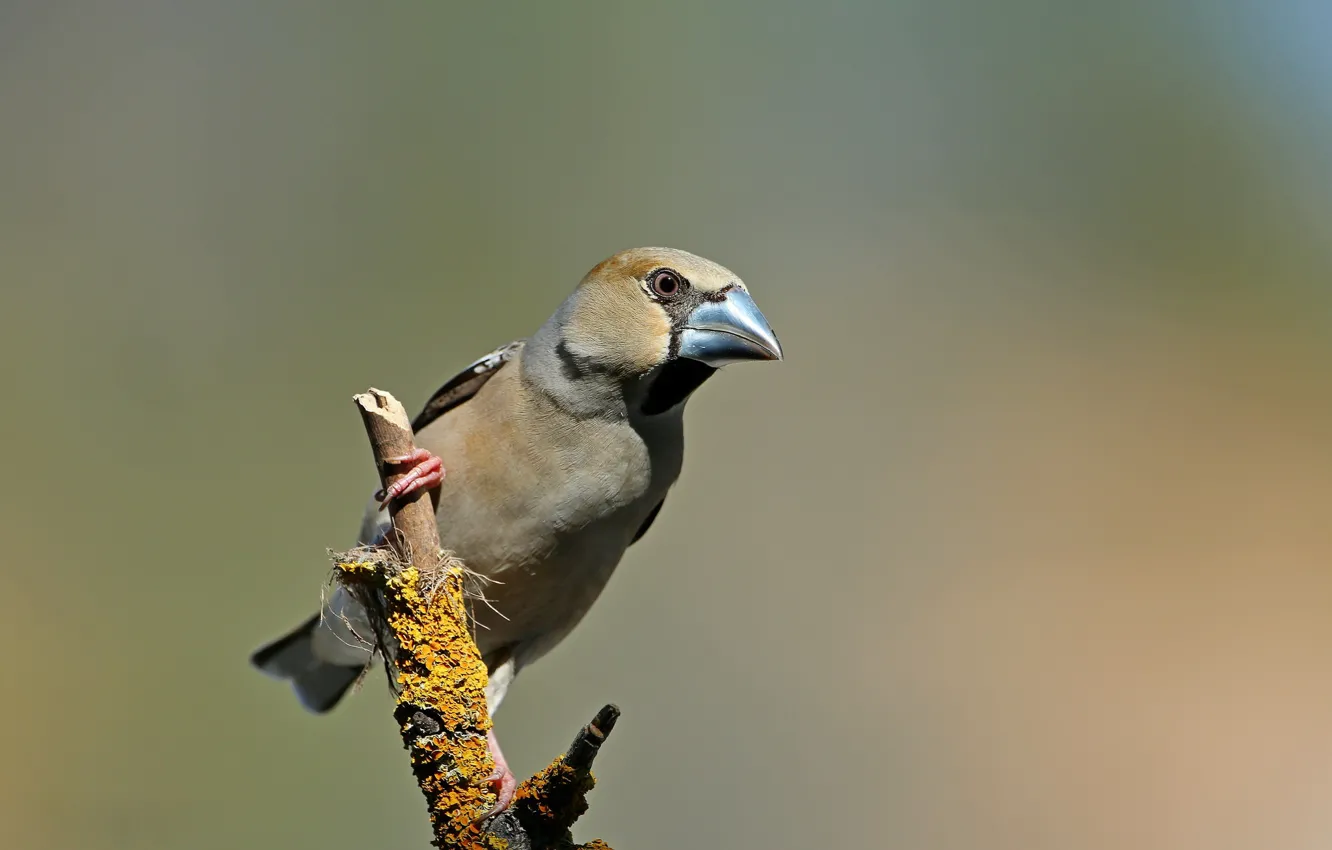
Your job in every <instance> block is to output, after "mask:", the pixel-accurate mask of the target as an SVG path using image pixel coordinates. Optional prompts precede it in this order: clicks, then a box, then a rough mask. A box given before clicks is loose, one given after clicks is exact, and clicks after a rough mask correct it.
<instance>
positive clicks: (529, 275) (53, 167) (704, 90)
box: [0, 0, 1332, 850]
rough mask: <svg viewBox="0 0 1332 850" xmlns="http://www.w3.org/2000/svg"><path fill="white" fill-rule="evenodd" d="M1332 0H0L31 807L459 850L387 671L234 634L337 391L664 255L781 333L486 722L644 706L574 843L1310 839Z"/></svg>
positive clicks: (74, 835) (480, 340) (1325, 683)
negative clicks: (684, 254) (320, 703)
mask: <svg viewBox="0 0 1332 850" xmlns="http://www.w3.org/2000/svg"><path fill="white" fill-rule="evenodd" d="M1328 9H1329V7H1328V6H1327V5H1326V4H1322V3H1319V2H1318V0H1306V2H1303V3H1299V2H1270V0H1269V2H1264V3H1258V2H1253V3H1247V4H1246V3H1239V2H1225V1H1224V0H1219V1H1218V2H1209V3H1202V2H1193V3H1186V2H1121V3H1098V4H1091V3H1049V2H1036V0H1014V2H1009V3H1002V4H1001V3H986V2H982V0H972V2H924V0H919V2H909V1H908V0H898V2H881V3H871V2H861V3H823V4H812V3H810V4H806V3H790V2H770V3H759V2H753V0H750V2H727V3H717V2H712V3H674V4H670V5H667V4H655V5H639V4H606V3H575V4H540V5H538V4H507V3H495V4H484V5H480V4H478V5H474V6H473V5H464V4H451V3H431V4H373V5H372V4H357V3H340V2H321V3H313V2H287V3H265V2H256V0H233V2H226V3H223V2H213V3H202V2H188V0H187V2H179V0H178V2H148V0H132V1H131V0H123V2H119V3H114V4H113V3H98V2H91V1H90V0H84V2H72V1H71V2H56V0H46V2H37V0H32V2H13V0H8V1H7V2H0V270H2V272H0V364H2V365H3V369H4V377H5V383H6V385H7V390H6V392H7V403H6V404H5V405H4V410H3V414H2V415H0V453H2V455H3V458H2V461H3V469H4V474H5V476H6V481H7V484H8V486H6V487H4V488H3V489H0V508H2V509H0V534H2V535H3V537H4V540H5V547H6V556H5V560H4V571H5V572H4V575H5V577H6V581H5V592H4V594H3V597H2V600H0V613H2V614H3V616H2V617H0V622H2V623H3V625H2V626H0V629H2V631H0V635H3V636H4V638H5V646H6V647H7V649H8V661H7V663H6V664H5V680H6V697H5V699H4V700H3V701H2V702H0V752H2V753H3V757H0V830H2V831H3V833H2V834H0V845H3V846H4V847H14V848H32V850H46V848H60V849H61V850H63V848H76V847H77V848H83V850H102V848H108V849H109V848H192V850H203V849H204V848H228V850H230V849H231V848H240V847H244V848H256V850H257V849H258V848H283V849H284V850H285V848H293V847H320V848H328V849H329V850H332V848H367V847H423V846H425V845H426V841H427V838H428V830H427V824H426V819H425V816H424V810H423V804H422V802H421V800H420V799H419V797H418V795H417V792H416V790H415V787H414V784H413V782H412V779H411V776H410V774H409V771H408V769H407V765H406V763H405V760H404V755H403V752H402V750H401V748H400V746H399V743H398V741H397V733H396V731H395V729H394V728H393V724H392V722H391V720H390V717H389V713H388V708H389V698H388V695H387V693H386V692H385V689H384V688H382V687H381V686H380V680H379V679H377V678H376V679H372V680H371V682H370V685H369V686H368V687H366V688H365V689H364V690H363V691H362V692H361V694H360V695H359V696H358V697H357V698H356V699H354V700H351V701H350V702H349V703H348V704H347V705H345V706H344V707H343V708H341V709H339V710H338V711H337V712H336V713H334V714H332V715H331V716H328V717H324V718H314V717H310V716H307V715H305V714H303V713H302V712H301V710H300V709H299V708H298V706H297V704H296V702H295V700H294V699H292V697H291V694H290V692H289V691H288V690H287V689H286V688H284V687H282V686H280V685H278V684H276V683H274V682H272V681H270V680H267V679H264V678H262V677H261V676H259V675H257V674H256V673H254V672H253V671H251V670H250V669H248V668H247V666H246V658H247V655H248V653H249V652H250V651H251V650H252V649H253V648H254V647H255V646H257V645H258V644H259V643H260V642H262V641H264V640H266V639H268V638H270V637H271V636H273V635H274V634H276V633H277V632H278V631H279V630H282V629H285V628H288V627H290V626H292V625H294V624H295V623H296V622H297V621H298V620H299V619H300V618H301V617H302V616H304V615H305V614H306V613H307V612H308V611H309V610H311V609H312V607H313V606H314V604H315V603H316V601H317V599H318V592H319V582H320V580H321V578H322V577H323V576H324V574H325V572H326V570H327V568H328V564H327V561H326V559H325V556H324V551H325V549H326V548H327V547H335V548H336V547H342V546H346V545H348V544H349V543H350V542H351V541H352V539H353V534H354V529H355V527H356V524H357V521H358V518H359V513H360V510H361V507H362V505H363V503H364V500H365V498H366V496H367V494H368V493H369V491H370V490H371V489H372V486H373V472H372V470H371V467H370V463H369V460H368V453H367V451H366V447H365V443H364V437H363V435H362V432H361V425H360V421H359V419H358V417H357V416H356V415H355V412H354V411H353V409H352V405H351V402H350V397H351V394H352V393H353V392H356V391H358V390H361V389H363V388H364V387H366V386H367V385H370V384H374V385H377V386H382V387H385V388H389V389H391V390H393V391H394V392H395V393H397V394H398V395H399V396H400V397H401V398H402V399H403V400H404V401H405V402H406V403H407V404H408V405H409V406H410V407H413V408H415V407H416V406H418V405H420V404H421V403H422V402H423V401H424V399H425V398H426V397H427V395H428V394H429V393H430V392H431V391H433V390H434V388H435V387H436V386H438V384H439V383H441V382H442V381H443V380H444V379H445V378H447V377H448V376H450V375H452V374H453V373H454V372H455V371H456V370H457V369H458V368H459V367H461V366H463V365H464V364H466V363H468V362H470V361H471V360H472V359H473V358H474V357H476V356H478V355H480V354H482V353H484V352H486V351H489V350H490V349H491V348H492V347H493V346H495V345H496V344H499V343H502V342H506V341H508V340H510V339H512V338H514V337H517V336H523V335H526V334H528V333H530V332H531V331H532V330H534V329H535V328H536V327H537V325H538V324H539V323H540V322H541V321H542V320H543V319H544V318H545V317H546V316H547V315H548V314H549V313H550V312H551V311H552V310H553V309H554V307H555V306H556V305H557V304H558V303H559V302H560V300H561V299H562V298H563V297H564V296H565V294H566V293H567V292H568V291H569V290H570V289H571V288H572V287H573V286H574V284H575V283H576V282H577V281H578V279H579V278H580V276H581V275H582V274H583V273H584V272H585V271H586V270H587V269H588V268H590V267H591V266H592V265H593V264H595V263H596V262H598V261H599V260H601V259H602V258H603V257H605V256H607V255H609V254H611V253H613V252H614V251H617V250H619V249H622V248H626V247H630V246H635V245H643V244H648V245H658V244H665V245H671V246H676V247H681V248H686V249H689V250H692V251H695V252H697V253H701V254H703V255H706V256H708V257H711V258H713V259H715V260H717V261H719V262H721V263H723V264H725V265H727V266H729V267H730V268H732V269H734V270H735V271H736V272H737V273H738V274H740V275H741V276H743V277H744V278H745V280H746V281H747V282H748V283H749V285H750V287H751V288H752V290H753V291H754V293H755V295H756V297H757V299H758V301H759V303H760V304H761V305H762V307H763V309H764V311H765V312H766V313H767V315H768V317H769V319H771V321H772V322H773V324H774V326H775V327H776V328H777V330H778V333H779V334H780V335H781V338H782V342H783V344H784V345H785V347H786V350H787V353H788V360H787V361H786V362H785V363H783V364H780V365H777V366H766V367H760V366H751V367H735V368H734V369H731V370H727V372H726V373H725V374H724V375H723V376H721V377H720V379H718V380H716V381H714V382H712V383H710V384H709V385H708V386H707V387H706V388H705V389H704V390H702V391H701V392H700V393H699V395H698V397H696V398H695V400H694V402H693V404H692V405H691V409H690V413H689V417H688V418H689V435H690V453H689V456H688V458H687V461H686V467H685V472H684V475H683V478H682V480H681V482H680V484H679V485H678V486H677V488H676V490H675V491H674V493H673V495H672V497H671V499H670V500H669V501H668V502H667V506H666V509H665V511H664V512H663V515H662V517H661V519H660V520H659V521H658V523H657V526H656V528H655V529H654V530H653V533H652V534H651V535H649V536H648V537H647V538H646V539H645V541H644V542H643V543H642V544H640V545H638V546H636V547H635V548H634V550H633V551H632V553H631V555H630V556H629V557H628V558H627V559H626V561H625V563H624V564H623V565H622V567H621V569H620V572H619V573H618V574H617V576H616V578H615V580H614V581H613V582H612V583H611V585H610V587H609V589H608V590H607V592H606V594H605V595H604V596H603V598H602V601H601V602H600V603H599V604H598V606H597V607H595V608H594V609H593V611H592V613H591V615H590V616H589V617H588V619H587V620H586V621H585V622H584V624H583V625H582V626H580V628H579V629H578V630H577V631H576V632H575V634H574V635H573V636H572V637H571V638H570V639H569V640H568V641H567V642H566V643H565V644H563V645H562V646H561V647H560V648H559V649H558V650H556V651H555V652H554V653H552V654H551V655H550V656H548V657H547V659H546V660H544V661H543V662H542V663H540V664H538V665H537V666H535V667H533V668H531V669H530V670H528V671H527V672H525V673H524V675H523V676H522V678H521V679H520V680H519V682H518V684H517V685H516V687H515V688H514V690H513V691H511V692H510V693H511V695H510V697H509V700H508V702H506V704H505V706H504V710H503V711H502V712H501V713H500V716H499V725H500V729H501V732H502V735H503V738H504V740H505V749H506V752H507V753H508V755H509V756H510V759H511V761H512V762H513V763H514V767H515V769H516V770H517V771H518V772H519V773H520V774H526V773H530V772H531V771H532V770H534V769H536V768H538V767H540V766H541V765H543V764H544V763H545V762H546V761H547V760H548V758H549V757H551V756H552V755H554V754H555V753H556V752H558V751H560V750H561V749H563V747H565V746H566V745H567V742H568V740H569V739H570V737H571V735H572V733H573V732H574V731H575V730H576V729H577V728H578V727H579V726H580V725H581V724H582V723H584V722H585V721H586V720H587V719H588V718H589V717H590V716H591V714H592V713H593V712H594V711H595V710H596V709H597V708H598V707H599V706H600V705H601V704H602V702H604V701H610V700H613V701H616V702H618V703H619V704H620V705H621V706H622V708H623V709H624V711H625V718H624V720H623V721H622V723H621V726H620V728H619V729H618V730H617V732H616V735H615V738H614V739H613V740H612V742H611V745H610V746H609V747H608V748H607V750H606V752H605V753H604V755H603V757H602V759H601V761H600V763H599V765H600V766H599V770H598V773H599V775H600V777H601V779H602V785H601V787H599V788H598V790H597V791H596V793H595V795H594V798H593V807H592V811H591V812H590V814H589V815H588V816H587V817H586V818H585V819H584V821H583V822H582V823H581V824H580V827H579V830H578V832H579V835H580V836H581V837H584V838H590V837H592V836H602V837H605V838H607V839H608V840H610V841H611V843H612V844H614V845H615V846H617V847H622V848H636V850H653V848H663V849H664V848H681V847H704V848H710V847H725V848H729V847H737V848H750V847H752V848H799V850H803V849H804V848H811V847H837V846H852V847H883V848H902V850H906V848H922V850H926V849H928V850H950V849H951V848H958V849H959V850H963V848H985V850H1005V849H1006V848H1013V850H1019V848H1020V849H1021V850H1043V848H1049V850H1063V849H1064V848H1079V850H1101V848H1105V850H1111V848H1149V849H1150V848H1162V850H1165V848H1170V849H1171V850H1176V849H1177V848H1208V850H1226V849H1227V848H1254V850H1258V849H1259V848H1262V850H1270V849H1271V848H1282V850H1287V848H1289V849H1290V850H1303V848H1310V850H1313V848H1326V847H1328V846H1329V844H1332V616H1329V614H1330V612H1332V569H1329V558H1330V556H1332V392H1330V391H1329V381H1328V363H1329V354H1332V336H1330V335H1329V331H1332V226H1330V225H1329V222H1330V221H1332V200H1330V199H1332V94H1330V92H1332V59H1329V56H1332V53H1330V52H1329V51H1328V50H1327V44H1328V43H1329V38H1332V12H1329V11H1328ZM389 304H399V305H403V304H405V305H407V306H406V307H405V308H401V309H397V310H391V309H389V307H388V306H386V305H389ZM395 329H396V330H395Z"/></svg>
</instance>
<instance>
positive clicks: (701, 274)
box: [560, 248, 782, 412]
mask: <svg viewBox="0 0 1332 850" xmlns="http://www.w3.org/2000/svg"><path fill="white" fill-rule="evenodd" d="M561 313H562V314H563V315H562V316H561V317H560V318H561V321H560V325H561V327H560V330H561V337H562V340H561V342H562V344H563V347H564V349H565V350H566V352H567V354H568V355H569V356H571V357H572V358H573V359H574V361H575V362H577V363H579V364H580V365H583V366H586V367H591V368H593V369H596V370H598V371H604V372H609V373H612V374H615V375H618V376H620V377H621V378H624V379H629V380H634V379H640V378H645V379H647V382H646V384H645V389H644V395H645V399H644V402H643V404H644V405H645V409H647V412H660V410H665V409H669V408H670V407H673V406H674V405H675V404H678V403H679V402H680V401H683V400H684V398H685V397H687V396H688V395H689V393H690V392H692V391H693V390H694V389H696V388H697V387H698V386H699V385H700V384H702V383H703V381H705V380H706V379H707V378H708V377H709V376H710V375H711V374H712V373H713V372H714V371H715V370H716V369H717V368H719V367H721V366H724V365H726V364H728V363H736V362H739V361H743V360H781V359H782V346H781V344H780V343H779V342H778V341H777V335H776V334H774V333H773V331H772V327H771V326H770V325H769V324H768V321H767V319H765V318H764V317H763V314H762V313H761V312H760V311H759V308H758V305H756V304H755V303H754V299H753V298H751V297H750V295H749V290H748V289H747V288H746V287H745V284H744V282H743V281H741V280H740V278H739V277H737V276H736V275H735V274H734V273H732V272H731V271H730V270H728V269H726V268H724V267H722V266H719V265H717V264H716V263H714V262H712V261H711V260H706V259H704V258H702V257H698V256H695V255H693V254H690V253H688V252H687V251H680V250H676V249H673V248H634V249H632V250H629V251H622V252H621V253H619V254H616V255H615V256H613V257H610V258H609V259H607V260H604V261H603V262H601V263H599V264H598V265H597V266H596V267H595V268H593V269H592V270H591V271H590V272H588V273H587V275H586V276H585V277H584V278H583V280H582V282H581V283H580V284H579V285H578V289H577V290H576V291H575V292H574V293H573V295H572V296H570V298H569V300H568V301H567V302H566V303H565V305H564V307H563V308H562V309H561Z"/></svg>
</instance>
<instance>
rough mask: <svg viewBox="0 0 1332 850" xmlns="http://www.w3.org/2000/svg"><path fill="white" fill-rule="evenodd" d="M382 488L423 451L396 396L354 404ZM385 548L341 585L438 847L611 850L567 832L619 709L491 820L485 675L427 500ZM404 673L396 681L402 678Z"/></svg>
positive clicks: (361, 559)
mask: <svg viewBox="0 0 1332 850" xmlns="http://www.w3.org/2000/svg"><path fill="white" fill-rule="evenodd" d="M355 400H356V404H357V407H358V408H359V409H360V411H361V418H362V420H363V421H364V423H365V430H366V435H367V436H368V437H369V439H370V445H371V448H372V450H373V452H374V457H375V466H376V468H377V469H378V470H379V474H380V481H381V484H382V486H384V487H385V488H388V487H390V486H391V485H392V484H393V482H394V481H396V480H397V479H398V478H400V477H402V475H404V474H405V473H406V472H407V470H405V469H400V468H399V466H398V465H397V464H395V463H393V460H394V459H396V458H401V457H405V456H407V455H410V454H411V453H412V452H413V451H414V450H415V441H414V439H413V437H412V430H411V425H410V420H408V418H407V413H406V411H405V410H404V409H403V407H402V405H401V404H400V403H399V402H398V401H397V399H395V398H394V397H393V396H392V395H390V394H389V393H386V392H383V391H381V390H376V389H371V390H370V391H369V392H365V393H361V394H359V395H357V396H356V397H355ZM389 518H390V520H391V521H392V523H393V530H392V533H390V534H389V535H388V537H387V542H388V544H389V550H383V549H381V550H365V549H361V550H357V551H354V552H350V553H347V554H346V555H343V556H339V557H337V558H336V562H337V563H336V567H335V572H336V575H337V577H338V580H339V581H341V582H342V583H343V584H344V585H346V586H347V587H348V588H350V589H351V590H352V591H353V592H354V593H355V594H356V596H357V598H358V599H359V600H360V601H361V603H362V604H363V605H365V607H366V610H367V611H368V612H369V614H370V617H371V620H372V622H374V624H375V632H376V635H377V639H378V641H379V644H380V646H379V648H380V650H381V652H383V654H384V656H385V663H386V664H389V665H390V678H394V680H395V686H396V687H395V690H396V691H397V693H398V700H397V707H396V709H395V711H394V717H395V718H396V719H397V721H398V723H399V725H400V728H401V733H402V740H403V744H404V746H406V747H407V750H408V752H409V753H410V755H411V762H412V771H413V773H415V774H416V778H417V782H418V784H419V785H420V787H421V792H422V794H424V795H425V798H426V803H427V806H428V807H429V810H430V820H431V825H432V827H433V829H434V833H435V841H434V843H435V844H436V845H437V846H439V847H471V848H477V847H480V848H491V850H498V848H506V850H556V849H557V848H558V850H571V849H572V850H576V848H579V847H581V848H585V850H609V848H608V847H607V846H606V845H605V844H604V843H603V842H601V841H594V842H592V843H590V844H586V845H574V844H573V839H572V837H571V835H570V828H571V827H572V826H573V824H574V822H575V821H576V820H577V819H578V817H579V816H580V815H582V814H583V812H585V811H587V799H586V795H587V792H588V791H589V790H591V788H592V786H593V785H594V784H595V780H594V779H593V777H592V772H591V768H592V761H593V759H595V757H596V754H597V751H598V749H599V748H600V747H601V744H602V742H603V741H604V740H605V738H606V736H607V735H609V734H610V731H611V729H612V728H614V726H615V721H616V719H617V718H618V717H619V715H620V711H619V709H618V708H616V707H615V706H613V705H608V706H606V707H605V708H603V709H602V710H601V711H600V712H599V713H598V714H597V716H596V718H595V719H594V720H593V721H592V723H590V724H589V725H587V726H586V727H584V728H583V729H582V731H581V732H580V733H579V734H578V737H577V738H576V739H575V740H574V742H573V745H572V746H570V748H569V751H568V752H567V753H566V754H565V755H564V756H561V757H560V758H558V759H556V760H555V761H554V762H552V763H551V764H550V766H548V767H547V768H546V769H545V770H543V771H541V772H540V773H538V774H537V775H536V776H534V777H532V778H531V779H528V780H527V781H526V782H524V783H522V784H521V785H520V786H519V787H518V791H517V793H516V796H515V798H514V804H513V806H512V807H511V808H510V809H509V810H508V811H506V812H503V813H501V814H500V815H497V816H495V817H493V818H490V819H489V820H484V821H483V817H484V815H485V814H486V812H487V811H489V808H490V806H492V805H493V803H494V799H495V798H494V793H493V791H492V790H491V789H490V786H489V784H488V782H487V779H488V777H489V775H490V772H491V771H492V769H493V767H494V765H493V762H492V761H491V758H490V753H489V750H488V748H487V745H486V732H487V731H488V730H489V729H490V725H491V723H490V716H489V713H488V711H487V708H486V700H485V686H486V668H485V664H484V663H483V662H482V660H481V654H480V652H479V651H478V650H477V648H476V643H475V641H474V639H473V638H472V634H471V631H470V630H469V627H468V624H469V618H468V616H467V609H466V606H465V602H464V599H463V578H464V572H463V569H462V563H461V562H460V561H458V560H457V558H455V557H453V556H452V555H451V554H449V553H447V552H443V551H441V549H440V542H439V529H438V527H437V526H436V525H435V515H434V509H433V506H432V503H431V501H430V497H429V495H428V494H426V493H425V492H418V493H415V494H413V495H412V496H409V497H408V498H405V499H400V500H399V499H395V500H394V502H393V503H392V504H391V505H390V507H389ZM394 673H396V677H394Z"/></svg>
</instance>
